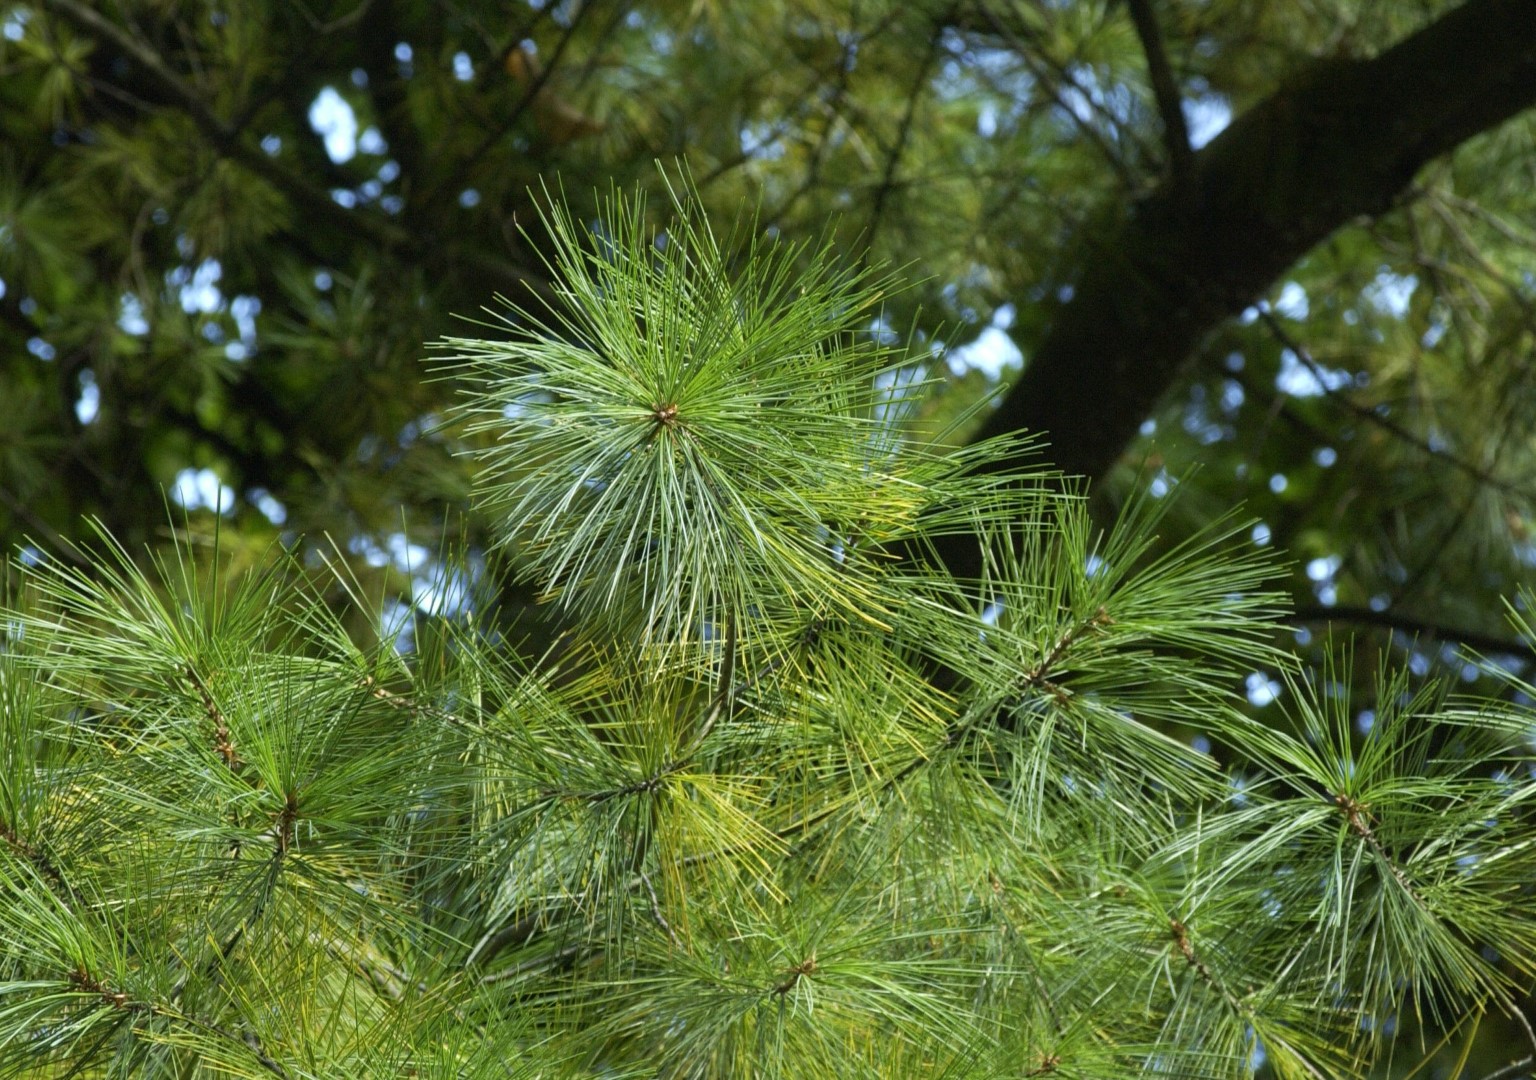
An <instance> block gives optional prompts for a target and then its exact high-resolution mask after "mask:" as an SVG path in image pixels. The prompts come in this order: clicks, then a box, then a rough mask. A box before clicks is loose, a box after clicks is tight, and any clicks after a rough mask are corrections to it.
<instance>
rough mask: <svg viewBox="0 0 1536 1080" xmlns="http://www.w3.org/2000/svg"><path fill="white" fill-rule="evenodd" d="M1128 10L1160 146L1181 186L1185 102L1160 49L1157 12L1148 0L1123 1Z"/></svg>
mask: <svg viewBox="0 0 1536 1080" xmlns="http://www.w3.org/2000/svg"><path fill="white" fill-rule="evenodd" d="M1126 6H1127V7H1129V8H1130V9H1131V22H1132V23H1134V24H1135V26H1136V36H1137V37H1138V38H1140V39H1141V51H1142V52H1143V53H1145V54H1146V57H1147V79H1148V81H1149V82H1151V84H1152V96H1153V98H1155V99H1156V101H1157V114H1158V116H1160V117H1161V118H1162V121H1163V145H1164V146H1165V147H1166V148H1167V150H1168V169H1169V171H1170V172H1171V173H1172V183H1173V186H1174V187H1179V188H1182V187H1184V186H1185V185H1186V184H1188V182H1189V174H1190V171H1191V158H1192V156H1193V151H1192V150H1191V149H1190V145H1189V128H1188V126H1187V125H1186V124H1185V123H1184V102H1183V99H1182V98H1181V97H1180V95H1179V84H1178V82H1177V81H1176V80H1175V79H1174V77H1173V68H1172V67H1170V66H1169V64H1168V52H1167V50H1166V49H1164V48H1163V32H1162V30H1161V29H1159V27H1158V25H1157V12H1155V11H1153V10H1152V4H1151V2H1150V0H1126Z"/></svg>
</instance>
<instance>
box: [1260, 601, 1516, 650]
mask: <svg viewBox="0 0 1536 1080" xmlns="http://www.w3.org/2000/svg"><path fill="white" fill-rule="evenodd" d="M1288 621H1290V622H1293V623H1332V622H1339V623H1351V624H1354V625H1357V626H1379V627H1382V628H1384V629H1387V630H1395V631H1397V632H1398V633H1401V634H1408V635H1410V636H1415V637H1417V636H1420V635H1422V636H1424V637H1429V638H1434V639H1435V640H1437V641H1452V642H1455V643H1456V644H1458V645H1465V646H1466V647H1467V648H1469V649H1475V650H1476V651H1478V652H1479V653H1483V654H1489V655H1497V656H1519V657H1523V658H1524V659H1527V660H1536V645H1532V643H1530V642H1528V641H1523V640H1520V639H1518V638H1514V639H1511V638H1505V637H1499V636H1498V635H1497V634H1485V633H1483V632H1482V631H1479V630H1463V629H1460V628H1458V627H1454V626H1442V625H1440V624H1439V623H1434V622H1430V621H1429V620H1428V619H1418V618H1415V617H1413V616H1412V615H1403V614H1400V613H1398V612H1394V611H1391V610H1387V611H1376V610H1375V609H1373V608H1368V607H1349V606H1342V607H1316V606H1307V607H1299V608H1297V609H1296V610H1295V612H1293V613H1292V614H1291V617H1290V619H1289V620H1288Z"/></svg>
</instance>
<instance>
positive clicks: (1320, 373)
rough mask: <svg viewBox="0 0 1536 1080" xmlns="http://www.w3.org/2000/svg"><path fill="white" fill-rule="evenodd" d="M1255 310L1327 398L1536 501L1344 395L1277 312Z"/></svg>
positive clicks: (1533, 495) (1482, 479) (1535, 495)
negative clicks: (1329, 383) (1331, 385)
mask: <svg viewBox="0 0 1536 1080" xmlns="http://www.w3.org/2000/svg"><path fill="white" fill-rule="evenodd" d="M1256 310H1257V311H1258V313H1259V321H1260V322H1262V323H1263V324H1264V325H1265V327H1266V328H1268V330H1269V331H1270V333H1272V334H1273V335H1274V336H1275V340H1277V341H1278V342H1280V344H1281V345H1283V346H1284V347H1285V348H1287V349H1289V350H1290V351H1291V352H1293V353H1295V354H1296V359H1297V360H1299V361H1301V364H1302V366H1303V367H1305V368H1306V369H1307V370H1308V371H1309V372H1311V373H1312V376H1313V378H1315V379H1316V380H1317V382H1318V385H1319V386H1321V387H1322V390H1323V396H1324V397H1326V398H1327V399H1328V400H1330V401H1333V402H1335V403H1337V404H1338V405H1339V406H1341V407H1342V408H1344V409H1347V410H1348V411H1350V412H1352V413H1354V414H1355V415H1356V416H1358V417H1359V418H1360V419H1362V420H1364V421H1366V422H1367V423H1371V424H1374V425H1376V426H1377V427H1379V428H1381V429H1382V430H1383V431H1386V432H1389V433H1390V434H1392V435H1394V436H1396V437H1397V438H1398V439H1401V440H1402V441H1403V442H1405V443H1407V444H1408V445H1409V446H1412V447H1413V448H1414V449H1415V450H1418V451H1420V452H1421V453H1423V454H1426V455H1427V456H1429V457H1432V458H1436V459H1438V460H1440V461H1444V462H1445V463H1446V464H1448V465H1450V466H1452V467H1454V468H1456V469H1458V470H1460V471H1461V472H1464V473H1466V474H1467V475H1468V476H1470V477H1472V478H1473V479H1474V480H1476V481H1477V482H1478V483H1480V484H1484V485H1486V486H1488V487H1491V488H1494V489H1496V490H1498V491H1502V492H1504V493H1506V494H1509V495H1517V496H1519V497H1520V498H1523V499H1528V500H1531V501H1536V491H1532V490H1531V489H1529V488H1525V487H1522V486H1521V485H1519V484H1517V483H1514V482H1513V481H1510V480H1505V479H1502V478H1501V477H1497V476H1494V475H1493V474H1492V473H1490V472H1489V471H1488V470H1486V469H1483V468H1480V467H1479V466H1477V465H1474V464H1472V463H1471V462H1470V461H1463V460H1462V459H1461V458H1459V457H1457V456H1456V455H1455V454H1451V453H1447V452H1446V451H1444V450H1440V449H1437V448H1436V447H1434V446H1431V445H1430V444H1429V443H1428V442H1427V441H1426V440H1424V439H1422V438H1420V437H1419V436H1418V435H1415V434H1414V433H1413V432H1411V431H1409V430H1408V429H1407V428H1405V427H1403V426H1402V425H1401V424H1399V423H1397V422H1396V421H1394V420H1391V419H1388V418H1387V417H1385V416H1382V415H1381V414H1380V413H1378V412H1377V411H1376V410H1374V409H1369V408H1366V407H1365V406H1364V405H1360V404H1358V403H1357V402H1355V401H1352V400H1350V399H1349V398H1348V397H1345V396H1344V395H1343V394H1340V393H1339V392H1338V391H1337V390H1335V389H1333V388H1332V387H1330V386H1329V385H1328V383H1327V380H1326V378H1325V376H1326V374H1327V372H1325V371H1324V370H1323V368H1322V365H1321V364H1319V363H1318V362H1317V361H1316V360H1315V359H1314V358H1313V356H1312V354H1311V353H1310V352H1309V351H1308V350H1307V348H1306V346H1304V345H1302V344H1301V343H1300V342H1299V341H1297V340H1296V339H1295V338H1294V337H1293V336H1291V334H1290V332H1289V331H1287V330H1286V329H1285V327H1284V326H1282V325H1280V320H1278V319H1276V318H1275V316H1274V313H1273V312H1271V311H1268V310H1267V309H1266V308H1264V307H1259V308H1257V309H1256Z"/></svg>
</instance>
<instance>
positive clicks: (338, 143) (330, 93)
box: [309, 57, 468, 165]
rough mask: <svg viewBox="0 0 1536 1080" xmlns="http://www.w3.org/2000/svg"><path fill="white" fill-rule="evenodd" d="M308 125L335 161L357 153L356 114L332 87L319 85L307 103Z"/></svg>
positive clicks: (348, 159) (339, 162)
mask: <svg viewBox="0 0 1536 1080" xmlns="http://www.w3.org/2000/svg"><path fill="white" fill-rule="evenodd" d="M465 59H466V60H467V59H468V57H465ZM309 126H310V127H311V128H313V129H314V131H315V134H316V135H319V136H320V138H321V139H323V140H324V141H325V152H326V154H327V155H328V156H329V157H330V159H331V160H332V161H334V162H335V163H336V164H338V165H340V164H342V163H344V162H347V161H351V160H352V158H354V157H355V156H356V155H357V114H356V113H355V112H353V111H352V106H351V105H348V104H347V99H346V98H344V97H342V96H341V94H339V93H337V91H336V88H335V87H334V86H327V87H323V88H322V89H321V91H320V93H318V94H316V95H315V100H314V101H313V102H312V103H311V104H310V106H309Z"/></svg>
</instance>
